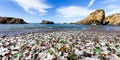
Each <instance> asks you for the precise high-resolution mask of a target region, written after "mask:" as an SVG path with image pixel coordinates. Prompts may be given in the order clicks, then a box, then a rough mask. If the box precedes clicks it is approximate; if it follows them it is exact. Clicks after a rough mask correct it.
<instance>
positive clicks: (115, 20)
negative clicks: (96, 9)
mask: <svg viewBox="0 0 120 60" xmlns="http://www.w3.org/2000/svg"><path fill="white" fill-rule="evenodd" d="M104 24H106V25H120V13H117V14H113V15H110V16H108V17H106V18H105V19H104Z"/></svg>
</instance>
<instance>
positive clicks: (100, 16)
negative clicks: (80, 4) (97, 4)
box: [75, 9, 105, 25]
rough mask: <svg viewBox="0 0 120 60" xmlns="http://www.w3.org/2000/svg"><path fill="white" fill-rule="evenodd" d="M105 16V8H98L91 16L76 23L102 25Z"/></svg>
mask: <svg viewBox="0 0 120 60" xmlns="http://www.w3.org/2000/svg"><path fill="white" fill-rule="evenodd" d="M104 18H105V12H104V10H103V9H98V10H96V11H94V12H92V13H91V14H89V16H87V17H86V18H85V19H83V20H81V21H78V22H76V23H75V24H88V25H92V24H95V25H101V24H103V20H104Z"/></svg>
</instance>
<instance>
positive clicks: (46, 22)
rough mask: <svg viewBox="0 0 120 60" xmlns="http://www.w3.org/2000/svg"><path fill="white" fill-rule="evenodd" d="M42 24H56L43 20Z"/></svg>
mask: <svg viewBox="0 0 120 60" xmlns="http://www.w3.org/2000/svg"><path fill="white" fill-rule="evenodd" d="M41 24H54V22H53V21H47V20H42V22H41Z"/></svg>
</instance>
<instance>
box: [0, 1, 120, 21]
mask: <svg viewBox="0 0 120 60" xmlns="http://www.w3.org/2000/svg"><path fill="white" fill-rule="evenodd" d="M96 9H104V10H105V12H106V16H108V15H111V14H114V13H120V2H119V0H0V16H8V17H17V18H22V19H24V20H25V21H26V22H28V23H40V22H41V21H42V20H50V21H54V22H55V23H64V22H66V23H70V22H76V21H79V20H81V19H83V18H85V17H86V16H87V15H89V14H90V13H91V12H93V11H95V10H96Z"/></svg>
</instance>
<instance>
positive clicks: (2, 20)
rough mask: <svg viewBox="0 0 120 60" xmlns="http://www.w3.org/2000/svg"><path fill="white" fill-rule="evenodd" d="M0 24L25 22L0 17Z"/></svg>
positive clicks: (18, 19)
mask: <svg viewBox="0 0 120 60" xmlns="http://www.w3.org/2000/svg"><path fill="white" fill-rule="evenodd" d="M0 24H27V22H25V21H24V20H23V19H21V18H13V17H0Z"/></svg>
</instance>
